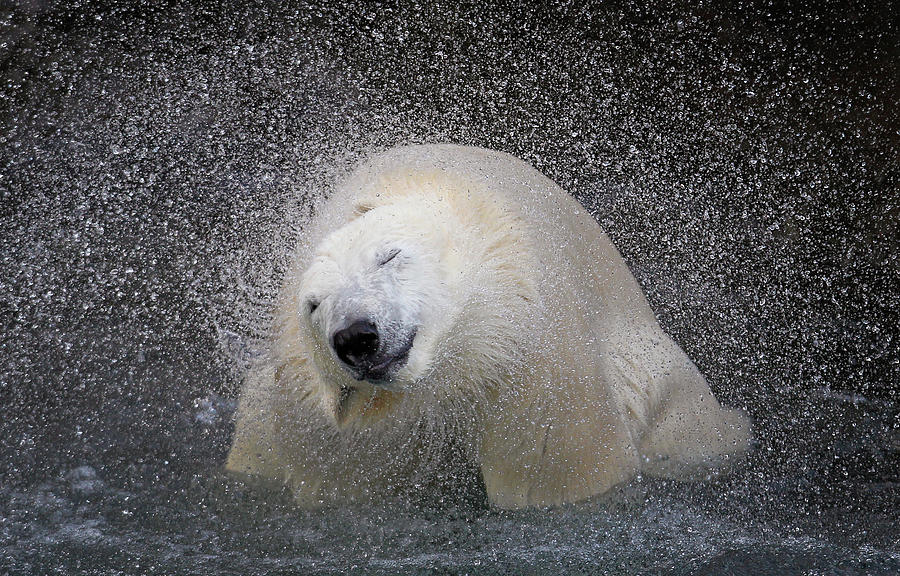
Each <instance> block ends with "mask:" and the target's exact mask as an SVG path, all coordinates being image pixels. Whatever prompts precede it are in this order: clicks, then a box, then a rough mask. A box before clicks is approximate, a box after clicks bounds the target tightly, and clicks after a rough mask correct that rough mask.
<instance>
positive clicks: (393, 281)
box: [226, 145, 750, 508]
mask: <svg viewBox="0 0 900 576" xmlns="http://www.w3.org/2000/svg"><path fill="white" fill-rule="evenodd" d="M315 214H316V216H315V218H314V221H313V222H312V224H311V225H310V226H308V227H307V228H306V229H305V230H304V231H303V232H302V238H301V240H300V242H299V246H298V248H297V251H296V256H295V259H294V261H293V264H292V266H291V267H290V270H289V271H288V272H287V273H286V277H285V279H284V282H283V288H282V290H281V292H280V295H279V296H278V299H277V312H276V314H275V322H274V323H273V327H272V334H271V339H270V344H269V346H268V348H267V349H266V350H265V351H264V352H263V353H262V354H261V358H260V359H259V360H258V361H257V362H256V365H255V366H253V367H252V368H251V369H250V373H249V374H248V376H247V379H246V381H245V384H244V387H243V390H242V393H241V398H240V404H239V409H238V413H237V420H236V428H235V437H234V440H233V444H232V447H231V451H230V453H229V456H228V460H227V463H226V468H227V469H228V470H231V471H233V472H236V473H242V474H249V475H255V476H259V477H262V478H264V479H268V480H271V481H275V482H278V483H286V484H287V485H288V486H290V488H291V489H292V490H293V493H294V494H295V495H296V498H297V500H298V502H300V503H301V504H303V505H306V506H316V505H321V504H327V503H341V502H346V501H353V500H372V499H374V498H378V497H381V496H383V495H387V494H391V493H393V494H403V493H410V492H415V491H416V489H418V490H423V489H428V487H431V486H434V484H435V482H441V481H450V482H452V481H454V480H458V479H459V477H460V476H461V475H462V474H463V471H465V470H469V471H474V473H475V474H477V475H479V476H480V482H481V484H480V485H481V486H482V489H483V490H484V491H486V493H487V497H488V499H489V502H490V503H491V505H494V506H496V507H500V508H522V507H529V506H548V505H557V504H562V503H566V502H574V501H578V500H582V499H585V498H589V497H591V496H594V495H597V494H601V493H603V492H605V491H607V490H608V489H609V488H611V487H612V486H614V485H616V484H619V483H622V482H625V481H627V480H629V479H630V478H632V477H633V476H634V475H635V474H636V473H638V472H639V471H644V472H647V473H651V474H656V475H663V476H668V477H689V476H693V475H697V474H698V473H699V474H708V473H709V472H710V471H713V470H716V469H718V468H719V467H721V466H722V465H723V464H727V463H730V462H734V461H735V460H736V459H738V458H739V457H740V456H741V455H742V454H743V453H744V452H745V450H746V449H747V446H748V442H749V439H750V424H749V421H748V419H747V418H746V416H744V415H743V414H742V413H741V412H739V411H736V410H730V409H725V408H723V407H722V406H720V405H719V403H718V402H717V401H716V399H715V398H714V396H713V394H712V393H711V391H710V388H709V386H708V385H707V383H706V381H705V379H704V377H703V376H702V375H701V374H700V372H699V371H698V369H697V368H696V367H695V366H694V364H693V363H692V362H691V361H690V360H689V359H688V357H687V356H686V355H685V353H684V352H683V351H682V350H681V349H680V348H679V347H678V345H677V344H675V342H673V341H672V339H671V338H669V337H668V336H667V335H666V334H665V333H664V332H663V330H662V329H661V328H660V326H659V325H658V323H657V321H656V319H655V317H654V314H653V312H652V310H651V309H650V307H649V305H648V303H647V300H646V299H645V297H644V295H643V293H642V292H641V289H640V287H639V286H638V284H637V282H636V281H635V279H634V277H633V276H632V275H631V273H630V272H629V270H628V268H627V266H626V265H625V263H624V261H623V260H622V257H621V256H620V255H619V253H618V252H617V250H616V248H615V247H614V246H613V245H612V243H611V242H610V240H609V239H608V238H607V236H606V235H605V234H604V233H603V231H602V230H601V229H600V227H599V226H598V224H597V222H596V221H595V220H594V219H593V218H592V217H591V216H590V215H589V214H588V213H587V212H586V211H585V210H584V209H583V208H582V207H581V206H580V205H579V204H578V203H577V201H575V200H574V199H573V198H572V197H571V196H569V195H568V194H567V193H566V192H564V191H563V190H562V189H561V188H560V187H559V186H557V185H556V184H555V183H553V182H552V181H550V180H549V179H547V178H546V177H544V176H543V175H541V174H540V173H539V172H537V171H536V170H535V169H533V168H532V167H531V166H529V165H528V164H527V163H525V162H523V161H521V160H518V159H516V158H514V157H512V156H509V155H507V154H503V153H499V152H493V151H488V150H484V149H479V148H471V147H462V146H456V145H422V146H409V147H401V148H396V149H393V150H390V151H388V152H386V153H383V154H381V155H378V156H376V157H374V158H373V159H371V160H369V161H368V162H366V163H365V164H364V165H363V166H361V167H359V168H358V169H357V170H356V171H355V172H353V173H352V174H351V175H350V176H349V178H348V179H347V180H346V182H345V183H344V184H343V185H342V186H340V187H339V188H338V189H337V190H336V191H335V192H334V193H333V194H332V195H331V198H330V199H328V200H327V201H325V202H324V203H323V205H321V206H319V207H317V209H316V211H315ZM435 479H438V480H435ZM441 479H442V480H441Z"/></svg>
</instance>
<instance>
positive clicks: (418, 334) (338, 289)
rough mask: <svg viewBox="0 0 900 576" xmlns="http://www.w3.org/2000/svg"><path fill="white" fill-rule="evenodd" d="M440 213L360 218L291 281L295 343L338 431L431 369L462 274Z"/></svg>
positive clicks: (395, 209) (414, 207) (427, 207)
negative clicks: (294, 285)
mask: <svg viewBox="0 0 900 576" xmlns="http://www.w3.org/2000/svg"><path fill="white" fill-rule="evenodd" d="M442 212H445V211H442V210H441V209H440V207H439V206H434V205H431V204H430V203H427V202H406V203H400V204H392V205H387V206H382V207H379V208H376V209H372V210H370V211H367V212H365V213H364V214H362V215H361V216H359V217H358V218H356V219H354V220H353V221H351V222H350V223H348V224H346V225H345V226H343V227H341V228H339V229H337V230H335V231H334V232H332V233H331V234H330V235H328V236H327V237H326V238H325V239H324V240H323V241H322V242H321V243H320V244H319V246H318V247H317V248H316V251H315V255H314V258H313V260H312V262H311V264H310V265H309V267H308V268H307V269H306V270H305V272H304V273H303V275H302V277H301V280H300V285H299V291H298V294H297V299H296V302H297V306H298V308H299V310H298V311H297V313H298V315H299V317H300V337H301V338H302V339H303V340H304V341H305V342H306V344H307V347H308V351H307V353H308V357H309V360H311V362H312V366H313V369H314V371H315V373H316V374H317V376H318V379H319V380H320V383H321V384H323V385H324V387H325V390H324V392H325V393H326V397H327V398H329V400H331V402H329V403H333V410H334V412H335V417H336V420H337V421H338V423H339V424H345V423H347V422H349V421H352V420H354V419H355V418H356V417H358V416H360V415H363V413H366V415H368V416H372V415H373V414H374V413H375V412H379V410H377V409H376V408H379V407H380V408H382V409H384V408H386V407H387V406H386V404H389V403H391V401H392V400H396V398H397V397H398V396H399V395H402V394H404V393H408V392H410V391H412V390H415V389H416V387H417V386H420V385H421V384H422V383H423V382H425V381H426V380H427V378H426V377H425V376H426V374H428V373H429V372H430V371H432V370H435V369H439V367H437V366H435V358H436V357H437V356H438V355H439V354H440V353H441V351H442V350H444V349H445V348H446V346H445V344H446V343H447V342H448V341H449V340H451V338H450V337H449V332H450V331H451V328H452V326H453V325H454V323H455V320H456V318H457V316H458V311H459V310H460V305H459V303H458V301H457V297H458V296H459V295H460V294H461V293H462V292H461V291H460V290H458V287H459V284H460V281H461V274H462V272H463V271H462V269H461V267H460V266H459V261H460V256H459V255H458V254H456V251H457V249H456V248H455V246H454V243H453V241H452V238H449V237H448V234H450V228H449V227H448V224H449V219H450V215H449V214H446V213H442ZM381 411H384V410H381Z"/></svg>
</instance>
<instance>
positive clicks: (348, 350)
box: [331, 320, 378, 368]
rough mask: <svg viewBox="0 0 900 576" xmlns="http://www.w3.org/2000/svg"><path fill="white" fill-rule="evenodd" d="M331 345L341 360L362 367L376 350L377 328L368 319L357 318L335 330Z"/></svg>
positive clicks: (349, 364)
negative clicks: (344, 326)
mask: <svg viewBox="0 0 900 576" xmlns="http://www.w3.org/2000/svg"><path fill="white" fill-rule="evenodd" d="M331 345H332V346H333V347H334V352H335V354H337V356H338V358H340V359H341V362H343V363H345V364H347V365H348V366H351V367H353V368H362V367H364V366H366V365H368V364H369V363H370V362H369V361H370V360H371V359H372V357H373V356H375V353H376V352H378V330H377V329H376V328H375V324H372V323H371V322H369V321H368V320H357V321H356V322H354V323H353V324H351V325H349V326H347V327H346V328H343V329H341V330H338V331H337V332H335V333H334V336H333V337H332V338H331Z"/></svg>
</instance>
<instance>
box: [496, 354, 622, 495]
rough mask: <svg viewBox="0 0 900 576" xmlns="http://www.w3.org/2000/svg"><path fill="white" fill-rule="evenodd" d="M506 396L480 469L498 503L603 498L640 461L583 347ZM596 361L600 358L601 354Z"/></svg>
mask: <svg viewBox="0 0 900 576" xmlns="http://www.w3.org/2000/svg"><path fill="white" fill-rule="evenodd" d="M553 348H554V350H553V352H554V353H557V355H556V356H555V357H554V358H553V361H552V362H551V363H550V364H549V365H548V364H546V362H547V360H546V357H545V359H544V362H545V364H544V365H541V364H540V362H535V363H533V364H532V367H533V368H534V369H533V370H530V371H529V372H528V375H527V378H526V379H524V380H525V381H522V382H518V383H514V384H513V385H512V386H510V387H508V388H507V389H505V390H504V391H502V392H501V393H500V395H499V397H498V398H497V404H496V405H495V406H493V407H492V409H491V410H490V413H489V414H488V415H486V422H485V427H484V431H483V436H482V439H481V446H480V453H479V457H480V464H481V471H482V476H483V477H484V482H485V486H486V488H487V493H488V497H489V498H490V501H491V504H493V505H495V506H497V507H500V508H523V507H526V506H550V505H558V504H563V503H565V502H574V501H577V500H582V499H585V498H589V497H591V496H594V495H597V494H601V493H603V492H605V491H607V490H608V489H609V488H611V487H612V486H614V485H616V484H618V483H620V482H623V481H625V480H627V479H629V478H631V477H632V476H633V475H634V473H635V472H636V470H637V468H638V465H639V460H638V456H637V451H636V449H635V446H634V443H633V441H632V438H631V435H630V431H629V428H628V426H627V424H626V423H625V422H624V421H622V416H621V414H620V411H619V409H618V407H617V405H616V403H615V399H614V398H613V397H612V396H611V394H610V391H609V390H607V389H605V388H604V387H603V382H602V380H601V379H600V378H598V372H597V370H596V368H597V366H596V365H593V364H591V363H590V362H584V360H585V358H589V357H590V356H585V355H582V354H579V352H578V350H577V349H578V348H579V346H578V345H575V346H572V347H570V348H566V347H564V346H559V345H557V346H553ZM593 356H596V355H593Z"/></svg>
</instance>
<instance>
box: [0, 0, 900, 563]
mask: <svg viewBox="0 0 900 576" xmlns="http://www.w3.org/2000/svg"><path fill="white" fill-rule="evenodd" d="M891 10H892V9H891V7H890V6H887V7H884V8H877V7H875V8H862V7H860V8H856V9H853V10H851V9H840V10H837V9H835V10H831V9H829V8H827V7H824V8H816V9H815V10H813V9H808V8H803V9H788V8H787V7H782V9H780V10H775V9H774V8H764V7H763V6H762V5H760V6H753V7H750V6H745V7H742V8H738V9H732V8H731V7H728V8H725V7H719V6H718V5H716V4H715V3H713V4H707V5H705V7H694V6H693V5H684V6H681V5H680V4H678V3H677V4H676V5H674V6H672V7H671V9H670V10H659V11H656V10H647V9H643V8H639V7H615V6H601V7H597V8H595V9H594V10H586V9H585V10H580V9H578V8H577V7H573V6H571V5H560V6H557V7H555V8H552V9H547V10H545V11H541V10H537V9H534V10H529V9H521V10H520V9H514V8H484V7H473V6H465V5H463V4H460V3H455V2H433V3H425V4H423V5H409V6H403V7H398V6H378V7H376V6H373V5H369V4H367V3H358V4H352V5H351V4H349V3H348V4H344V5H340V6H333V7H318V6H311V5H306V4H298V5H296V6H284V5H278V6H275V5H271V6H253V7H247V6H235V5H230V3H226V5H224V6H222V7H218V8H209V7H197V6H191V5H189V3H175V5H174V6H169V7H167V8H158V7H146V6H141V5H139V4H138V3H136V4H135V5H134V6H129V5H128V4H127V3H112V5H110V6H108V7H104V6H100V5H91V6H64V5H56V4H53V3H46V4H45V3H41V2H25V3H21V4H20V5H19V6H17V7H15V8H6V9H2V11H0V62H2V64H0V80H2V83H0V103H2V104H0V225H2V233H0V319H2V322H3V333H2V334H3V336H2V340H0V456H2V457H0V572H4V573H15V574H30V573H34V574H43V573H54V572H62V573H97V574H114V573H129V574H152V573H166V574H169V573H196V572H203V573H266V574H272V573H298V572H299V573H344V572H352V573H382V574H394V573H409V572H413V573H415V572H421V573H430V572H434V571H440V570H444V571H447V572H450V573H486V574H489V573H497V572H501V573H542V572H545V573H622V574H632V573H642V574H663V573H665V574H682V573H684V574H689V573H690V574H694V573H703V574H730V573H742V572H745V573H753V574H766V573H769V574H837V573H840V574H856V573H858V574H894V573H897V572H898V571H900V549H898V547H897V544H896V543H897V542H898V541H900V532H898V529H897V527H896V517H897V514H898V510H900V506H898V505H900V490H898V482H900V454H898V452H900V424H898V422H900V404H898V403H900V398H898V387H897V382H898V381H900V353H898V349H900V348H898V337H900V330H898V327H900V318H898V315H900V259H898V253H900V251H898V238H897V235H896V230H897V227H898V221H900V205H898V195H897V190H898V182H900V179H898V176H900V174H898V171H900V169H898V166H900V162H898V156H897V150H898V143H900V142H898V141H900V118H898V110H900V106H898V105H897V104H898V103H897V98H896V95H897V93H898V91H897V88H898V87H897V81H898V79H897V74H896V71H897V69H898V60H900V54H898V52H897V49H896V46H897V45H898V44H900V42H898V41H900V30H898V27H897V24H896V22H897V20H896V18H892V17H891ZM438 141H452V142H458V143H463V144H472V145H478V146H484V147H488V148H493V149H498V150H503V151H506V152H509V153H512V154H514V155H516V156H519V157H521V158H524V159H526V160H528V161H529V162H531V163H532V164H534V165H535V166H536V167H537V168H538V169H539V170H540V171H542V172H544V173H545V174H547V175H548V176H549V177H551V178H552V179H554V180H555V181H557V182H559V183H560V184H561V185H562V186H563V188H565V189H567V190H569V191H570V192H571V193H572V194H573V195H575V196H576V197H578V199H579V200H580V201H581V202H582V203H583V204H584V205H585V206H586V207H587V208H588V209H589V210H590V211H591V212H592V214H594V216H595V217H596V218H597V219H598V221H599V222H600V223H601V225H602V226H603V227H604V228H605V229H606V230H607V232H608V233H609V234H610V236H611V237H612V238H613V240H614V241H615V242H616V244H617V246H618V247H619V249H620V251H621V252H622V253H623V255H624V257H625V258H626V260H627V261H628V263H629V265H630V266H631V267H632V270H633V271H634V273H635V275H636V277H637V278H638V280H639V281H640V282H641V284H642V286H643V287H644V289H645V291H646V292H647V294H648V297H649V299H650V301H651V304H652V305H653V307H654V309H655V310H656V311H657V314H658V316H659V318H660V321H661V323H662V324H663V326H664V327H665V328H666V330H667V331H668V332H669V333H670V334H672V335H673V337H674V338H675V339H676V340H677V341H678V342H679V343H680V344H681V345H682V347H683V348H684V349H685V350H686V351H687V352H688V354H689V356H691V358H693V359H694V361H695V362H696V363H697V364H698V366H699V367H700V368H701V370H702V371H703V372H704V373H705V374H706V375H707V377H708V379H709V381H710V383H711V385H712V387H713V390H714V392H715V394H716V396H717V397H719V398H720V399H722V401H723V403H725V404H729V405H732V406H742V407H746V408H747V409H748V411H749V412H750V413H751V414H752V416H753V418H754V422H755V425H756V432H757V436H758V439H757V442H758V445H757V446H756V448H755V451H754V453H753V454H752V455H751V457H750V459H749V461H748V463H747V464H746V466H745V467H744V468H742V469H741V470H739V471H737V472H736V473H735V474H733V475H731V476H729V477H727V478H721V479H717V480H710V481H707V482H701V483H699V484H679V483H674V482H663V481H658V480H649V479H646V478H643V479H638V480H635V481H634V482H632V483H630V484H629V485H628V486H624V487H620V488H619V489H617V490H615V491H614V493H612V494H610V495H608V496H606V497H605V498H603V499H601V500H600V501H597V502H589V503H584V504H580V505H577V506H567V507H563V508H560V509H554V510H532V511H526V512H516V513H511V512H498V511H493V510H487V509H485V508H484V507H483V502H480V501H478V499H477V498H475V499H474V500H463V501H455V500H454V501H442V500H440V498H438V499H437V500H436V501H435V502H428V503H411V502H402V501H401V502H395V503H385V504H384V505H383V506H375V507H371V508H366V509H356V510H322V511H315V512H304V511H299V510H296V509H294V508H293V507H291V506H290V502H289V500H290V499H289V497H288V496H287V495H285V494H281V493H274V494H269V493H260V492H257V491H253V490H250V489H249V488H247V487H245V486H242V485H240V484H238V483H236V482H234V481H233V480H230V479H227V478H223V477H222V476H221V473H220V472H219V466H220V465H221V462H222V461H223V458H224V454H225V450H226V449H227V446H228V443H229V441H230V434H231V432H232V430H231V426H232V425H231V415H232V413H233V410H234V398H235V396H236V393H237V390H238V387H239V385H240V376H241V374H242V371H243V369H244V367H245V366H246V364H247V363H248V362H250V361H252V358H253V356H254V354H255V350H256V348H257V346H258V344H259V341H260V339H261V338H262V337H263V336H264V334H265V330H266V328H267V321H268V314H269V311H270V309H269V307H270V305H271V303H272V298H273V296H274V293H275V291H276V290H277V287H278V286H279V283H280V280H281V276H282V274H283V273H284V270H285V267H286V265H287V262H288V255H289V252H290V249H291V247H292V245H293V241H294V239H295V238H296V236H297V231H298V230H300V229H302V227H303V226H304V225H305V223H306V222H307V221H308V220H309V218H310V216H311V214H310V208H309V207H310V199H311V198H313V197H314V196H316V195H320V194H327V193H328V192H329V190H330V189H331V187H332V186H333V185H334V184H335V182H336V181H337V180H338V179H339V178H340V177H341V176H342V175H344V174H346V173H347V171H348V170H349V169H350V168H351V167H352V166H353V165H354V163H355V162H356V161H358V160H359V159H360V158H362V157H364V156H366V155H367V154H369V153H371V152H373V151H377V150H381V149H384V148H387V147H390V146H393V145H396V144H402V143H411V142H438Z"/></svg>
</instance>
